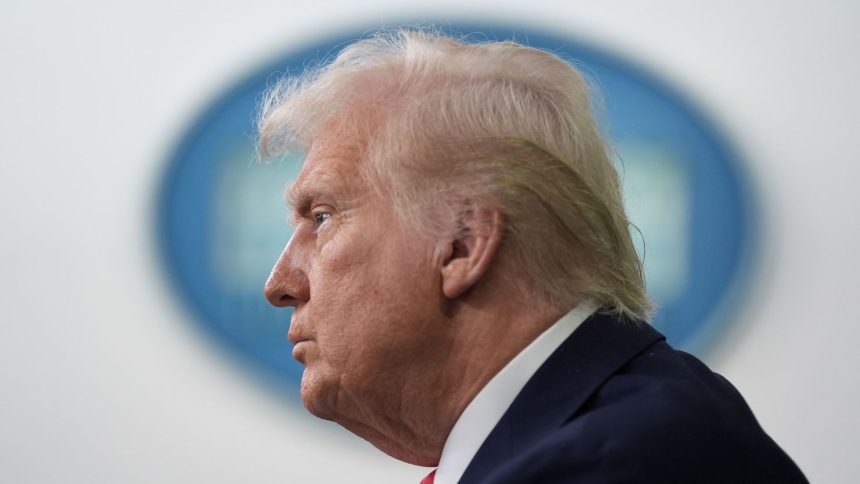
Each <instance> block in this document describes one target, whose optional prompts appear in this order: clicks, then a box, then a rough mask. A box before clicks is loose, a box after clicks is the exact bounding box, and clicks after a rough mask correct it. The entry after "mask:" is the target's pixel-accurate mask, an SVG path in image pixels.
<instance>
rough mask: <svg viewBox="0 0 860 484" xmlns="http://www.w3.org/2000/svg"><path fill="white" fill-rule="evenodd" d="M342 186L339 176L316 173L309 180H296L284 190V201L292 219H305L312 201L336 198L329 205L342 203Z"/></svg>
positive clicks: (343, 194)
mask: <svg viewBox="0 0 860 484" xmlns="http://www.w3.org/2000/svg"><path fill="white" fill-rule="evenodd" d="M344 190H345V188H344V187H343V185H342V179H341V175H332V174H329V173H317V174H314V177H313V178H312V179H311V180H308V179H297V180H294V181H293V182H290V183H288V184H287V185H286V187H285V188H284V200H285V202H286V204H287V206H288V207H290V209H292V211H293V215H292V219H293V220H295V219H296V218H298V217H306V216H307V215H308V213H309V212H310V209H311V205H312V204H313V202H314V200H318V199H320V198H337V199H338V200H330V202H331V203H335V202H339V201H342V199H343V197H344V196H345V195H346V194H345V193H343V191H344Z"/></svg>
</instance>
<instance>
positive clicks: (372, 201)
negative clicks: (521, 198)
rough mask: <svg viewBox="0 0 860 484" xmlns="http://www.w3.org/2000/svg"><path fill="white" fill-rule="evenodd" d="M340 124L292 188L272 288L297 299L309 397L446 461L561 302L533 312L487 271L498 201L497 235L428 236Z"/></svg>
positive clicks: (358, 428)
mask: <svg viewBox="0 0 860 484" xmlns="http://www.w3.org/2000/svg"><path fill="white" fill-rule="evenodd" d="M338 134H339V133H335V132H330V133H328V135H327V136H321V137H320V138H319V139H318V140H316V141H315V142H314V144H313V146H312V147H311V150H310V151H309V153H308V156H307V158H306V161H305V165H304V167H303V169H302V171H301V173H300V175H299V177H298V179H297V180H296V182H295V183H294V184H293V186H292V187H291V189H290V192H289V194H288V198H289V199H290V202H291V204H292V205H293V208H294V213H295V222H296V227H295V231H294V234H293V236H292V238H291V239H290V241H289V243H288V244H287V246H286V248H285V249H284V252H283V254H282V255H281V257H280V258H279V260H278V261H277V263H276V264H275V266H274V268H273V270H272V273H271V276H270V277H269V280H268V281H267V283H266V288H265V294H266V297H267V299H268V300H269V301H270V303H271V304H273V305H275V306H280V307H284V306H292V307H294V312H293V317H292V321H291V324H290V331H289V339H290V341H291V342H292V343H294V345H295V346H294V348H293V356H294V357H295V358H296V359H297V360H298V361H299V362H301V363H302V364H303V365H304V366H305V371H304V374H303V376H302V384H301V394H302V400H303V401H304V403H305V406H306V407H307V408H308V410H309V411H310V412H311V413H313V414H314V415H316V416H318V417H321V418H324V419H329V420H334V421H336V422H338V423H340V424H341V425H343V426H344V427H346V428H347V429H349V430H351V431H352V432H354V433H356V434H358V435H359V436H361V437H363V438H365V439H367V440H368V441H370V442H371V443H372V444H373V445H375V446H377V447H378V448H380V449H381V450H383V451H384V452H386V453H388V454H389V455H392V456H393V457H395V458H398V459H400V460H404V461H407V462H411V463H414V464H419V465H435V464H436V463H437V462H438V459H439V455H440V454H441V451H442V447H443V445H444V442H445V439H446V438H447V435H448V433H449V432H450V430H451V428H452V427H453V425H454V423H455V422H456V419H457V417H458V416H459V415H460V413H461V412H462V410H463V409H464V408H465V406H466V405H467V404H468V402H469V401H470V400H471V399H472V398H473V397H474V395H475V394H477V392H478V390H480V388H481V387H483V385H484V384H485V383H486V382H487V381H488V380H489V379H490V378H491V377H492V376H493V375H494V374H495V373H496V372H498V370H499V369H501V367H502V366H504V364H505V363H506V362H507V361H508V360H510V359H511V358H512V357H513V356H514V355H516V353H517V352H518V351H519V350H520V349H521V348H522V347H524V346H525V345H526V344H528V342H530V341H531V340H532V339H533V338H534V337H535V336H536V335H537V334H539V332H540V331H541V330H542V329H543V328H544V327H546V326H547V325H548V324H549V323H551V322H552V320H553V318H556V317H557V314H555V313H553V314H547V315H541V314H535V313H534V311H533V310H531V311H529V312H528V314H524V313H523V308H524V307H525V305H523V304H522V301H521V300H520V299H521V297H520V296H519V295H518V293H516V292H515V291H514V290H513V289H512V288H510V287H507V286H506V285H504V284H501V283H498V282H494V281H492V280H487V279H488V278H487V277H486V274H487V269H488V267H489V266H490V265H491V264H492V263H494V257H495V256H496V252H497V249H498V242H499V239H500V235H499V234H500V232H501V226H500V223H501V222H500V220H501V219H500V218H499V216H498V214H497V213H493V212H486V213H487V214H488V215H487V217H489V218H487V221H485V222H486V223H484V225H486V226H488V227H491V228H493V230H495V232H493V231H492V230H491V231H489V232H488V234H489V235H488V236H487V237H484V238H481V237H473V238H472V239H470V240H465V241H462V240H461V241H455V240H452V239H449V238H446V237H445V236H440V237H437V238H435V239H433V238H430V239H428V238H427V237H423V238H422V237H418V236H416V235H415V234H412V233H410V231H409V230H407V228H406V227H404V226H403V225H402V224H401V223H399V222H398V220H397V218H396V216H395V213H394V210H393V207H392V205H391V203H392V202H391V201H389V200H386V199H385V198H384V197H383V196H382V195H380V194H379V193H377V192H375V191H373V190H371V189H370V188H369V187H368V186H367V185H366V183H364V182H363V180H362V177H361V176H360V163H362V162H363V161H362V160H361V152H360V150H359V149H358V148H357V143H353V142H350V137H349V136H343V135H342V133H340V135H338ZM493 217H495V218H493ZM493 224H495V225H493ZM456 247H465V248H466V249H465V250H460V249H455V248H456ZM481 279H484V280H483V281H482V284H481V290H473V291H470V290H468V289H472V288H473V286H475V284H476V282H477V281H478V280H481Z"/></svg>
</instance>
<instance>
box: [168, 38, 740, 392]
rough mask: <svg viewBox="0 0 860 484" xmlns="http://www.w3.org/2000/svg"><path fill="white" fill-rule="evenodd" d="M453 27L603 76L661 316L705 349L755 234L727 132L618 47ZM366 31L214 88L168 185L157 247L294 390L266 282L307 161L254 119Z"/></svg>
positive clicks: (231, 337)
mask: <svg viewBox="0 0 860 484" xmlns="http://www.w3.org/2000/svg"><path fill="white" fill-rule="evenodd" d="M454 31H455V32H482V33H483V34H484V35H486V36H487V37H489V38H495V39H509V38H514V39H528V42H527V43H528V44H529V45H531V46H533V47H538V48H542V49H546V50H549V51H551V52H554V53H556V54H558V55H560V56H562V57H564V58H566V59H568V60H569V61H570V62H572V63H573V64H574V65H576V66H577V67H578V68H579V69H580V70H581V71H582V72H584V73H585V75H586V77H588V78H589V79H590V80H591V81H592V84H593V85H595V86H598V87H599V89H600V91H601V97H602V100H601V101H599V102H598V104H599V105H602V106H603V107H604V111H605V115H606V118H607V124H608V126H607V127H606V130H607V134H608V135H609V137H610V138H611V140H612V142H613V143H614V146H615V148H616V150H617V153H618V158H619V161H618V163H619V165H618V166H619V171H620V172H621V174H622V178H623V180H624V196H625V200H626V204H627V208H628V211H629V214H630V218H631V219H632V221H633V222H634V223H635V224H636V225H637V227H638V228H639V229H640V231H641V233H642V237H641V238H640V237H639V236H638V234H635V233H634V239H635V240H637V241H638V242H639V247H638V248H639V250H640V254H643V253H644V260H645V273H646V279H647V282H648V290H649V293H650V295H651V297H652V298H653V300H654V301H655V302H656V303H657V306H658V311H657V313H656V316H655V318H654V320H653V321H652V322H653V324H654V326H656V327H657V328H658V329H659V330H661V331H662V332H663V333H664V334H666V336H667V338H668V339H669V342H670V343H672V344H673V345H674V346H675V347H677V348H682V349H688V350H690V349H693V350H702V349H706V348H707V344H709V342H710V341H712V340H713V339H714V337H715V335H716V333H717V331H718V330H719V329H720V328H722V327H724V325H725V323H727V322H728V320H727V319H728V315H729V314H730V313H729V312H726V311H721V309H722V308H724V307H726V306H728V305H731V304H733V303H735V302H736V301H734V298H733V297H731V296H732V294H733V293H735V292H737V291H734V290H733V288H735V287H736V286H737V283H738V282H739V281H740V280H741V278H742V276H743V275H745V272H746V271H745V268H746V266H747V262H748V260H749V257H748V255H749V252H750V250H751V248H752V244H751V241H752V240H753V224H752V214H753V213H754V211H753V209H752V208H753V207H752V203H753V201H752V199H751V196H750V192H749V187H748V186H747V183H746V179H745V178H744V174H743V171H742V169H741V165H740V163H739V162H738V160H737V158H736V157H735V155H734V153H733V152H732V150H731V149H730V148H729V146H728V145H727V144H726V142H725V141H724V140H723V139H722V138H721V137H720V135H719V133H718V132H717V131H716V130H715V129H714V128H713V127H712V126H711V124H710V123H708V121H707V120H706V119H705V118H704V117H703V116H702V115H701V114H700V113H699V112H698V111H697V110H696V109H695V108H694V107H693V106H692V105H691V104H690V103H688V102H686V101H685V100H684V99H683V98H682V97H681V96H680V95H679V94H678V93H677V92H675V91H674V90H673V89H671V88H670V87H669V86H667V85H666V84H664V83H662V82H660V81H659V80H658V79H656V78H655V77H653V76H651V75H649V74H648V73H646V72H644V71H643V70H641V69H639V68H637V67H636V66H634V65H632V64H631V63H629V62H626V61H625V60H623V59H620V58H618V57H616V56H614V55H610V54H608V53H606V52H603V51H600V50H598V49H595V48H592V47H589V46H586V45H584V44H582V43H579V42H576V41H573V40H571V39H567V38H561V37H556V36H553V35H549V34H541V33H537V32H536V31H534V30H531V29H530V30H529V31H528V32H527V35H526V33H524V32H522V31H520V32H515V31H514V30H511V29H505V28H503V27H498V26H496V27H493V26H468V27H463V28H458V29H454ZM357 37H359V36H346V37H342V38H332V39H330V40H328V41H325V42H321V43H317V44H314V45H308V46H306V48H304V49H302V50H296V51H293V52H290V53H289V54H287V55H286V56H285V57H283V58H281V59H278V60H277V61H276V62H273V63H272V64H270V65H266V66H263V67H262V68H260V69H259V70H257V71H256V72H253V73H251V75H249V76H248V77H247V78H245V79H244V80H243V81H241V82H240V83H238V84H237V85H235V86H234V87H233V88H232V89H230V90H228V91H227V92H225V93H223V94H222V95H221V96H220V97H218V98H217V99H215V100H214V102H213V103H212V104H211V106H210V107H209V108H208V109H207V110H206V111H205V112H204V113H202V115H201V116H200V117H199V118H198V119H197V120H195V121H194V123H193V124H192V125H191V126H190V127H189V129H188V131H187V132H186V133H185V134H184V136H183V137H182V138H181V142H180V143H179V145H178V147H177V148H176V150H175V151H174V153H173V154H172V156H171V158H170V160H169V165H168V167H167V170H166V171H165V175H164V179H163V183H162V186H161V189H160V193H159V194H158V196H159V198H158V210H157V231H158V241H159V247H160V252H161V255H162V256H163V259H164V263H165V266H166V268H167V271H168V274H169V278H170V280H171V282H172V283H173V285H174V289H175V291H176V293H177V294H178V295H179V297H180V298H181V299H182V300H183V302H185V303H186V304H187V306H188V308H190V310H191V312H192V313H193V315H194V319H195V320H196V321H197V323H198V324H199V325H200V327H202V328H204V329H205V331H206V332H207V333H209V334H210V335H212V336H214V338H215V339H216V340H217V341H218V342H219V343H221V344H223V345H224V346H225V347H227V348H229V349H230V350H233V351H234V352H235V353H236V354H238V355H239V356H241V358H242V359H243V360H244V361H245V362H246V363H248V364H249V365H251V366H252V367H253V368H255V369H257V370H260V371H261V373H262V374H263V375H264V376H266V377H268V378H269V379H270V380H271V381H272V382H273V383H274V384H275V386H276V387H277V388H281V389H286V390H287V391H289V392H294V390H295V389H296V388H297V383H298V381H299V379H300V377H301V373H302V367H301V365H299V364H298V363H297V362H295V361H294V360H293V359H292V357H291V352H290V345H289V343H288V342H287V340H286V333H287V329H288V328H289V321H290V311H289V310H283V309H275V308H272V307H270V306H269V305H268V304H267V302H266V301H265V299H264V298H263V295H262V289H263V284H264V282H265V280H266V277H267V276H268V274H269V271H270V269H271V266H272V265H273V264H274V262H275V261H276V260H277V258H278V256H279V254H280V252H281V250H282V249H283V247H284V246H285V244H286V243H287V241H288V240H289V237H290V233H291V230H290V227H289V225H288V224H287V218H288V215H289V214H288V213H287V209H286V206H285V204H284V203H283V200H282V192H283V189H284V185H285V184H286V183H287V182H289V181H290V180H291V179H293V178H295V176H296V175H297V174H298V172H299V170H300V168H301V166H300V164H301V160H300V159H298V158H293V159H286V160H282V161H278V162H273V163H270V164H266V163H257V162H256V148H255V146H254V117H255V115H256V108H257V103H258V102H259V100H260V98H261V94H262V92H263V91H264V90H265V89H266V87H267V85H268V84H269V83H270V82H271V81H272V80H274V79H276V78H277V76H279V75H283V74H284V73H290V74H296V73H299V72H301V71H302V69H303V68H304V66H306V65H307V63H308V62H309V61H313V60H319V59H320V58H321V57H324V58H329V57H331V56H334V55H336V54H337V52H338V51H339V49H341V48H342V47H343V46H344V45H346V44H348V43H349V41H351V40H353V39H355V38H357ZM643 238H644V241H645V243H644V247H643V244H642V239H643Z"/></svg>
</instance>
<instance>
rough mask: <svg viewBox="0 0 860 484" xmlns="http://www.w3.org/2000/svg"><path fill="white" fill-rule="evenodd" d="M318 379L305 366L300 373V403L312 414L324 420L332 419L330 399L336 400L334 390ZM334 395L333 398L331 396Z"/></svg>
mask: <svg viewBox="0 0 860 484" xmlns="http://www.w3.org/2000/svg"><path fill="white" fill-rule="evenodd" d="M326 388H327V385H324V384H322V383H321V382H320V381H319V379H317V378H314V377H313V375H311V374H310V373H309V372H308V370H307V368H306V369H305V372H304V374H303V375H302V388H301V395H302V403H303V404H304V405H305V408H306V409H307V410H308V412H310V413H311V414H312V415H313V416H315V417H317V418H321V419H324V420H334V417H335V415H334V412H333V405H332V403H333V402H332V401H337V398H336V395H337V393H336V390H334V389H332V388H330V387H329V388H328V390H326ZM333 397H334V398H333Z"/></svg>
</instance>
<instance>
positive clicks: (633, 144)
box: [0, 0, 860, 483]
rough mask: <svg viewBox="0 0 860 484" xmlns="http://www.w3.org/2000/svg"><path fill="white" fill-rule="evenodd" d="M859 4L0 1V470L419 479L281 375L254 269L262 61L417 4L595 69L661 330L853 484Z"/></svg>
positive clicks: (263, 213)
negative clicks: (314, 411) (308, 402)
mask: <svg viewBox="0 0 860 484" xmlns="http://www.w3.org/2000/svg"><path fill="white" fill-rule="evenodd" d="M858 21H860V6H857V4H854V3H851V2H848V1H844V2H836V1H832V2H827V3H826V4H825V3H822V4H820V5H817V6H812V4H811V3H810V2H786V1H776V0H771V1H766V0H760V1H757V2H740V1H728V2H720V3H719V4H712V5H704V4H693V3H692V2H682V1H653V2H647V4H646V2H636V1H632V0H631V1H616V2H611V4H610V3H609V2H569V1H568V2H547V1H533V2H529V3H528V4H527V5H521V4H518V3H508V2H498V1H495V2H493V1H473V2H469V3H468V4H466V2H448V1H435V2H432V3H430V2H426V3H423V4H422V3H420V2H419V3H413V5H411V6H404V5H403V4H402V3H401V2H393V1H389V2H383V1H364V2H357V1H332V2H316V3H301V4H300V3H298V2H295V4H291V3H289V2H268V1H246V2H241V3H239V2H203V1H202V0H181V1H171V2H166V1H165V2H148V3H147V4H146V5H144V4H142V3H141V4H140V5H137V6H135V5H132V4H128V3H127V4H120V3H118V2H98V1H79V2H74V3H72V2H60V1H56V2H26V3H25V2H23V1H16V2H12V3H9V2H7V3H6V4H4V5H3V6H0V66H2V75H0V86H2V89H0V108H2V109H0V147H2V149H3V155H4V156H3V158H2V160H0V166H2V171H0V187H2V189H0V226H2V235H0V251H2V252H0V254H2V257H3V261H4V263H3V266H2V268H3V269H2V274H3V276H2V278H0V307H2V308H3V310H4V314H5V316H4V317H3V318H2V323H0V481H2V482H10V483H29V482H38V483H47V482H50V483H53V482H63V483H65V482H73V483H77V482H127V483H137V482H140V483H149V482H203V481H205V482H212V483H220V482H223V483H232V482H247V483H267V482H320V483H327V482H342V481H350V482H375V483H381V482H392V483H399V482H418V480H420V478H421V477H423V476H424V475H425V474H426V473H427V470H426V469H424V468H418V467H414V466H410V465H407V464H403V463H400V462H397V461H395V460H393V459H391V458H389V457H387V456H385V455H384V454H381V453H380V452H378V451H377V450H375V449H374V448H372V447H371V446H370V445H369V444H367V443H365V442H364V441H362V440H360V439H358V438H357V437H354V436H352V435H350V434H348V433H347V432H345V431H343V430H341V429H340V428H339V427H337V426H336V425H334V424H330V423H328V422H323V421H319V420H316V419H314V418H313V417H311V416H310V415H308V414H307V413H306V412H305V411H304V409H303V408H302V406H301V403H300V402H299V400H298V398H296V388H297V386H296V382H297V378H298V375H299V374H300V368H299V367H297V365H295V364H294V363H293V362H292V361H291V358H290V357H289V355H290V345H289V343H288V342H287V341H286V337H285V332H286V327H287V326H288V324H289V314H288V312H286V311H271V310H270V309H269V308H267V307H266V306H265V304H264V303H263V301H262V294H261V288H262V282H263V280H264V279H265V276H266V274H267V271H268V268H269V265H270V264H271V263H273V262H274V260H275V258H276V257H277V255H278V252H279V250H280V249H281V247H282V246H283V245H284V244H285V243H286V240H287V238H288V237H289V227H288V226H287V225H286V224H285V220H286V217H287V213H286V210H285V208H284V207H283V204H282V202H281V199H280V191H281V188H282V186H283V184H284V183H285V182H286V181H287V180H289V179H290V178H291V177H292V176H294V175H295V173H296V170H297V168H298V165H297V163H296V161H297V160H280V161H275V162H272V163H270V164H256V163H255V162H254V151H253V117H254V105H255V102H256V101H258V99H259V95H260V91H261V90H262V89H263V88H264V87H265V85H266V84H267V83H269V82H271V81H272V80H274V79H276V78H277V76H278V75H280V74H283V73H285V72H293V73H295V72H300V70H301V69H302V68H303V66H305V65H307V64H308V63H309V62H313V61H316V60H320V59H324V58H326V57H327V56H330V55H333V54H334V53H336V52H337V50H338V49H339V48H340V47H342V46H343V42H345V41H348V40H352V39H355V38H358V37H360V36H363V35H366V34H367V33H368V32H370V31H371V30H373V29H375V28H380V27H393V26H397V25H403V24H411V25H414V24H427V23H432V24H434V25H437V26H440V27H442V28H446V29H450V30H452V31H455V32H460V33H466V34H469V33H471V34H472V36H471V37H470V38H474V39H475V40H481V39H484V38H487V39H504V38H515V39H516V40H519V41H521V42H524V43H528V44H530V45H533V46H536V47H541V48H547V49H550V50H552V51H553V52H556V53H558V54H559V55H562V56H564V57H565V58H567V59H570V60H571V61H572V62H574V63H575V64H576V65H577V66H578V67H580V68H581V69H582V70H583V71H584V72H585V73H586V75H587V76H588V77H589V79H590V81H591V82H592V83H593V84H594V85H595V86H597V87H598V88H600V89H601V91H602V103H603V107H604V112H605V118H606V123H605V124H606V130H607V134H608V135H609V136H610V137H611V138H612V139H613V140H614V142H615V143H616V146H617V149H618V153H619V158H620V160H619V167H620V168H621V170H622V172H623V173H624V180H625V197H626V199H627V202H628V204H629V205H630V210H631V216H632V217H633V218H634V221H635V222H636V223H637V225H639V227H640V228H641V229H642V233H643V238H644V240H645V247H646V250H645V254H646V256H645V258H646V272H647V274H648V279H649V288H650V290H651V293H652V296H653V297H654V298H655V299H656V300H657V301H658V303H659V304H660V306H661V310H660V312H658V316H657V319H656V320H655V325H657V326H658V327H660V329H661V330H663V331H664V332H666V334H667V335H668V336H669V338H670V340H671V341H672V342H673V343H674V344H675V345H677V346H679V347H683V348H685V349H687V350H689V351H691V352H693V353H695V354H697V355H698V356H700V357H701V358H703V359H704V360H705V361H706V362H707V363H709V364H710V365H711V366H712V368H714V369H715V370H716V371H718V372H720V373H722V374H723V375H725V376H726V377H728V378H729V380H731V381H732V382H733V383H734V384H735V385H736V386H737V387H738V388H739V389H740V391H741V392H742V393H743V394H744V396H745V397H746V399H747V400H748V402H749V403H750V406H751V407H752V409H753V411H754V412H755V413H756V415H757V416H758V418H759V421H760V422H761V423H762V425H763V426H764V428H765V429H766V430H767V431H768V432H769V433H770V435H771V436H772V437H773V438H774V439H775V440H776V441H777V442H778V443H780V444H781V445H782V447H783V448H784V449H785V450H786V451H787V452H788V453H789V455H791V456H792V457H793V458H794V459H795V461H796V462H797V463H798V465H799V466H800V467H801V469H803V470H804V472H805V473H806V474H807V476H808V477H809V478H810V480H811V481H813V482H845V483H848V482H854V481H856V476H857V475H858V474H860V461H857V459H856V458H855V455H856V453H857V451H858V450H860V445H858V444H860V437H858V431H860V410H857V408H860V378H858V377H857V376H856V375H855V372H856V370H857V369H858V368H860V355H858V351H857V349H856V348H857V347H858V342H860V326H858V323H860V318H859V317H858V316H857V315H856V314H854V311H853V310H851V309H850V304H849V303H851V302H853V300H854V298H855V297H856V293H857V292H858V290H860V284H858V283H857V282H856V277H857V274H858V272H860V256H858V255H857V254H856V250H857V247H858V246H860V221H858V220H857V217H856V216H855V214H854V212H855V210H856V207H857V206H858V205H860V203H858V202H860V195H858V193H857V191H856V190H855V189H854V184H855V182H856V180H858V179H860V168H858V161H860V160H858V155H857V153H858V149H860V142H858V136H857V135H856V131H857V121H856V119H857V116H858V115H860V93H858V92H857V88H856V83H857V80H858V79H860V61H858V60H857V58H858V46H860V34H858V31H857V29H856V25H858ZM622 160H623V161H622ZM640 243H641V242H640Z"/></svg>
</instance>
